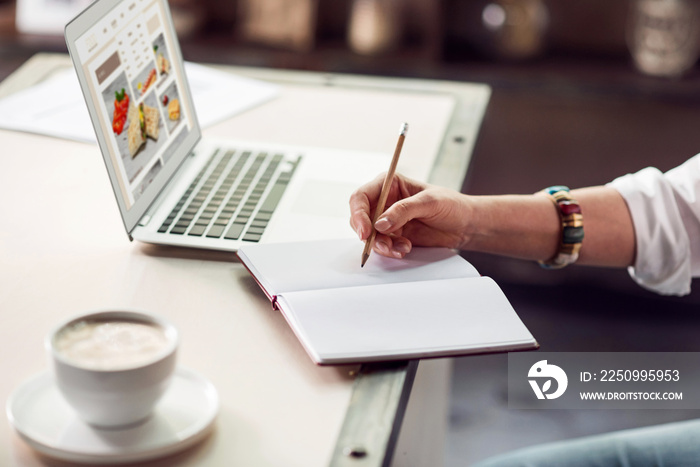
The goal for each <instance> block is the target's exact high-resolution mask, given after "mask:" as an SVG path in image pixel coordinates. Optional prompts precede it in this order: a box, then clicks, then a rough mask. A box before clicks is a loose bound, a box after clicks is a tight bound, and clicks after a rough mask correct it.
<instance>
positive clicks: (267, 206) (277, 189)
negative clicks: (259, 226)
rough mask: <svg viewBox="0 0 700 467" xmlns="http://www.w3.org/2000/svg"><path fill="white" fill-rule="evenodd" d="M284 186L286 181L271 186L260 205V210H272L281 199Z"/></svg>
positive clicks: (285, 186)
mask: <svg viewBox="0 0 700 467" xmlns="http://www.w3.org/2000/svg"><path fill="white" fill-rule="evenodd" d="M286 188H287V184H286V183H285V184H278V185H275V186H273V187H272V190H271V191H270V193H268V195H267V198H265V201H264V202H263V204H262V206H260V210H261V211H263V212H273V211H274V210H275V208H276V207H277V204H278V203H279V202H280V200H281V199H282V195H283V194H284V190H285V189H286Z"/></svg>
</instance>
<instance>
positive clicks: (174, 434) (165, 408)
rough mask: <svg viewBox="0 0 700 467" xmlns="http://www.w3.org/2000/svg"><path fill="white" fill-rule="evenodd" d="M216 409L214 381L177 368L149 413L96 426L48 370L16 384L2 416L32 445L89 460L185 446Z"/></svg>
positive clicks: (126, 458) (148, 455) (138, 456)
mask: <svg viewBox="0 0 700 467" xmlns="http://www.w3.org/2000/svg"><path fill="white" fill-rule="evenodd" d="M218 411H219V396H218V395H217V392H216V389H215V388H214V386H213V385H212V384H211V383H210V382H209V381H208V380H206V379H205V378H203V377H202V376H200V375H199V374H197V373H195V372H194V371H191V370H187V369H184V368H178V369H177V370H176V372H175V375H174V377H173V380H172V382H171V384H170V387H169V388H168V390H167V392H166V393H165V395H163V398H162V399H161V400H160V402H159V403H158V406H157V407H156V409H155V412H154V414H153V415H152V416H151V417H150V418H149V419H147V420H146V421H145V422H143V423H141V424H139V425H136V426H133V427H129V428H124V429H97V428H93V427H91V426H90V425H88V424H86V423H85V422H83V421H81V420H79V419H78V417H77V416H76V415H75V412H74V411H73V409H72V408H71V407H70V406H69V405H68V403H66V402H65V400H64V399H63V396H62V395H61V393H60V392H59V391H58V388H57V387H56V385H55V384H54V382H53V376H52V375H51V373H50V372H49V371H46V372H43V373H40V374H38V375H36V376H34V377H33V378H31V379H30V380H28V381H26V382H25V383H23V384H22V385H21V386H20V387H18V388H17V389H16V390H15V391H14V393H13V394H12V395H11V396H10V398H9V399H8V401H7V418H8V419H9V420H10V424H11V425H12V426H13V427H14V429H15V430H16V431H17V433H18V434H19V435H20V437H21V438H22V439H24V440H25V441H26V442H27V443H28V444H29V445H30V446H31V447H32V448H34V449H36V450H37V451H39V452H41V453H43V454H45V455H47V456H50V457H55V458H58V459H61V460H67V461H71V462H81V463H90V464H107V463H109V464H115V463H127V462H136V461H143V460H147V459H153V458H156V457H161V456H165V455H168V454H172V453H175V452H177V451H180V450H183V449H185V448H187V447H190V446H192V445H194V444H195V443H197V442H198V441H200V440H201V439H203V438H204V437H205V436H206V435H207V434H208V433H209V431H210V428H211V427H212V425H213V422H214V419H215V418H216V414H217V412H218Z"/></svg>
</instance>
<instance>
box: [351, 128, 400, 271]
mask: <svg viewBox="0 0 700 467" xmlns="http://www.w3.org/2000/svg"><path fill="white" fill-rule="evenodd" d="M407 131H408V123H403V124H402V125H401V131H400V132H399V140H398V141H397V142H396V149H394V157H392V158H391V165H390V166H389V171H388V172H387V173H386V176H385V177H384V184H383V185H382V191H381V192H380V194H379V200H378V201H377V208H376V209H375V210H374V219H373V220H372V233H371V234H370V235H369V237H368V238H367V241H366V242H365V249H364V251H363V252H362V264H361V265H360V267H364V266H365V263H366V262H367V259H368V258H369V252H370V251H372V243H373V242H374V238H375V237H376V236H377V229H375V228H374V224H375V223H376V222H377V220H379V216H381V215H382V214H384V206H385V205H386V199H387V198H388V197H389V189H390V188H391V183H392V182H393V181H394V173H395V172H396V166H397V165H398V163H399V156H400V155H401V148H403V141H404V139H406V132H407Z"/></svg>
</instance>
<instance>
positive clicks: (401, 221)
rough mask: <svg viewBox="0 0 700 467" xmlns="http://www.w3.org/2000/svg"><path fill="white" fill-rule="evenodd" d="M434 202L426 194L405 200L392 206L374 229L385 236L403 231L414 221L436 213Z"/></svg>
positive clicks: (422, 193) (419, 194) (378, 220)
mask: <svg viewBox="0 0 700 467" xmlns="http://www.w3.org/2000/svg"><path fill="white" fill-rule="evenodd" d="M433 205H434V200H433V199H432V197H431V196H426V195H425V192H421V193H418V194H416V195H414V196H411V197H409V198H404V199H402V200H400V201H397V202H396V203H394V204H392V205H391V206H390V207H389V209H387V210H386V211H385V212H384V214H382V215H381V216H379V219H377V222H376V223H375V224H374V227H375V228H376V229H377V231H379V232H381V233H384V234H392V233H394V232H397V231H399V230H401V229H402V228H403V227H404V226H405V225H406V224H408V223H409V222H410V221H411V220H413V219H420V218H422V217H426V216H428V215H430V214H431V213H432V212H433V211H434V206H433Z"/></svg>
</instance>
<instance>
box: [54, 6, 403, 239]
mask: <svg viewBox="0 0 700 467" xmlns="http://www.w3.org/2000/svg"><path fill="white" fill-rule="evenodd" d="M65 37H66V43H67V45H68V50H69V52H70V56H71V59H72V61H73V64H74V66H75V69H76V72H77V75H78V80H79V82H80V86H81V88H82V92H83V95H84V97H85V101H86V103H87V107H88V110H89V113H90V118H91V120H92V123H93V126H94V128H95V133H96V136H97V141H98V144H99V147H100V150H101V152H102V156H103V158H104V162H105V165H106V167H107V172H108V174H109V178H110V181H111V183H112V187H113V190H114V194H115V196H116V199H117V204H118V205H119V210H120V212H121V216H122V219H123V222H124V227H125V229H126V231H127V233H128V235H129V238H130V239H131V240H133V239H137V240H139V241H143V242H148V243H158V244H168V245H178V246H189V247H197V248H208V249H218V250H231V251H236V250H237V249H238V248H239V247H240V246H241V245H243V244H245V243H258V242H279V241H290V240H300V239H307V240H308V239H322V238H339V237H348V236H351V235H354V234H353V233H352V231H351V229H350V228H349V224H348V217H347V216H346V215H338V213H341V214H343V213H345V211H346V210H347V202H348V198H349V195H350V193H351V192H352V191H353V189H354V188H356V187H357V186H359V185H360V184H362V183H364V182H366V181H367V180H368V179H370V178H371V177H372V176H374V175H375V174H377V173H379V172H381V171H383V170H386V168H387V167H388V164H389V157H388V155H387V154H381V155H379V154H374V153H364V152H359V151H343V150H339V149H327V148H315V147H291V146H285V145H273V144H265V143H259V142H244V141H223V140H208V139H203V138H202V130H201V128H200V126H199V123H198V121H197V116H196V114H195V109H194V105H193V101H192V96H191V93H190V88H189V85H188V82H187V78H186V76H185V72H184V69H183V63H184V62H183V58H182V54H181V51H180V47H179V44H178V41H177V37H176V34H175V29H174V26H173V21H172V17H171V14H170V10H169V7H168V2H167V1H165V0H97V1H96V2H94V3H93V4H92V5H90V6H89V7H88V8H87V9H85V10H84V11H83V12H82V13H80V14H79V15H78V16H77V17H76V18H74V19H73V20H72V21H71V22H70V23H68V24H67V25H66V29H65ZM222 105H225V104H222ZM289 117H290V118H294V116H293V115H290V116H289ZM398 123H400V122H397V124H398Z"/></svg>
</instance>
